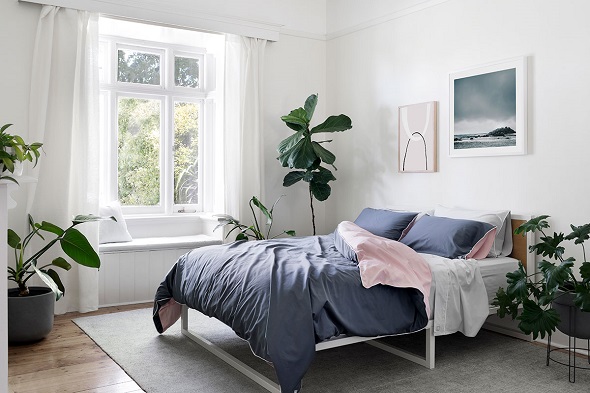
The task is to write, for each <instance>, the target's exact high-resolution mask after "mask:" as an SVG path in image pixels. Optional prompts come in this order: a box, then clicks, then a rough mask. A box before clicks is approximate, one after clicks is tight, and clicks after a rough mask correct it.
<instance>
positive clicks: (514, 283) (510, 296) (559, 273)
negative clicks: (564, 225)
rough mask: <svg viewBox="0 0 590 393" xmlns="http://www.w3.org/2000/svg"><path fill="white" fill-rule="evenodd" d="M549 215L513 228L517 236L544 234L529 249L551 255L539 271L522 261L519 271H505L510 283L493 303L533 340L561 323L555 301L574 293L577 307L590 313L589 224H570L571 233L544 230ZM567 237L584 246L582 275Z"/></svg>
mask: <svg viewBox="0 0 590 393" xmlns="http://www.w3.org/2000/svg"><path fill="white" fill-rule="evenodd" d="M547 218H549V216H547V215H542V216H538V217H535V218H533V219H531V220H529V221H527V222H525V223H524V224H522V225H521V226H519V227H518V228H516V230H515V231H514V233H515V234H517V235H518V234H522V235H524V234H526V233H528V232H533V233H534V232H539V233H540V234H541V236H540V237H539V240H540V242H539V243H537V244H534V245H532V246H530V247H529V251H530V252H532V253H535V254H536V255H540V256H542V257H544V258H545V257H546V258H548V259H543V260H542V261H541V262H539V264H538V268H539V270H540V273H538V274H535V273H532V274H528V273H527V272H526V271H525V269H524V267H523V265H522V263H519V267H518V270H516V271H514V272H512V273H508V274H506V277H507V283H508V286H507V288H506V290H504V289H502V288H500V289H499V290H498V292H497V293H496V297H495V298H494V301H493V303H492V304H493V305H495V306H498V307H499V308H498V311H497V313H498V316H499V317H500V318H503V317H505V316H506V315H510V316H512V319H517V320H519V321H520V322H519V324H518V327H519V329H520V330H521V331H523V332H524V333H525V334H531V333H532V334H533V338H534V339H536V338H537V337H538V336H539V335H540V336H541V338H544V337H545V335H546V334H547V335H551V334H552V333H553V332H554V331H555V329H556V328H557V326H558V325H559V323H560V322H561V317H560V315H559V313H558V312H557V311H556V310H555V309H553V308H552V302H553V301H554V300H556V299H558V298H559V297H561V296H564V295H566V294H572V295H573V303H574V305H575V307H577V308H578V309H580V310H581V311H583V312H590V262H588V260H587V259H586V249H585V247H584V242H585V241H586V240H588V239H590V224H584V225H581V226H575V225H570V227H571V230H572V232H571V233H569V234H568V235H565V234H564V233H556V232H554V233H553V234H552V235H551V234H547V233H545V230H546V229H548V228H549V222H548V221H547ZM566 240H569V241H571V240H573V241H574V244H576V245H580V246H581V247H582V255H583V258H584V260H583V261H582V263H581V265H580V270H579V271H580V276H579V278H577V277H576V275H575V274H574V272H573V270H572V269H573V267H574V262H575V261H576V260H575V259H574V258H573V257H566V256H565V255H564V254H565V247H564V246H563V245H562V244H563V242H564V241H566ZM551 259H553V260H554V261H551ZM521 305H522V312H521V313H520V315H519V314H518V312H519V308H520V306H521Z"/></svg>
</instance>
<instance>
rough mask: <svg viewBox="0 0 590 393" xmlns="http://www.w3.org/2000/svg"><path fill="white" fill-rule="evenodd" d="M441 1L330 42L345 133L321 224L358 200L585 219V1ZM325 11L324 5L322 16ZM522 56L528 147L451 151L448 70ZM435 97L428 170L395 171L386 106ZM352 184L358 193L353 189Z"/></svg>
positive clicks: (330, 86) (561, 222) (331, 89)
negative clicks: (508, 152)
mask: <svg viewBox="0 0 590 393" xmlns="http://www.w3.org/2000/svg"><path fill="white" fill-rule="evenodd" d="M567 5H568V6H564V3H557V2H554V1H551V0H543V1H538V0H536V1H535V0H526V1H525V0H523V1H518V2H514V1H509V0H501V1H494V2H488V1H485V0H451V1H447V2H444V3H442V4H439V5H437V6H435V7H431V8H427V9H425V10H423V11H420V12H416V13H412V14H409V15H407V16H404V17H402V18H398V19H394V20H391V21H389V22H385V23H381V24H378V25H375V26H372V27H369V28H365V29H363V30H360V31H356V32H354V33H352V34H348V35H344V36H341V37H339V38H335V39H333V40H330V41H329V42H328V44H327V71H328V72H327V90H328V98H329V99H328V102H329V106H328V111H331V110H338V111H343V112H344V113H347V114H349V115H350V116H351V118H352V120H353V129H352V132H347V133H344V134H343V135H342V137H341V138H338V141H337V143H338V153H337V156H338V157H340V158H342V157H344V156H348V157H349V158H348V159H347V160H342V161H340V171H339V172H343V173H346V177H345V178H344V177H342V176H341V177H342V178H343V179H344V180H343V181H340V180H339V181H338V182H336V188H337V190H336V192H337V193H338V194H339V195H342V196H344V195H346V197H342V198H338V199H337V203H336V204H332V205H330V207H329V208H328V213H329V214H328V216H329V217H330V220H331V223H330V224H331V225H335V224H336V223H337V221H338V220H341V219H345V218H354V217H355V216H356V214H358V212H359V211H360V209H362V207H364V206H367V205H373V206H392V205H412V206H432V205H434V204H436V203H443V204H457V205H463V206H468V207H476V208H508V209H511V210H512V211H514V212H520V213H533V214H541V213H547V214H550V215H552V216H554V217H553V222H554V223H555V225H556V228H557V229H561V230H567V227H566V224H567V223H569V222H570V221H571V222H573V223H577V224H580V223H584V222H588V221H590V207H588V204H587V203H586V195H587V194H588V192H589V191H590V185H589V183H588V182H587V181H586V179H585V177H586V174H585V168H587V167H588V166H589V164H590V156H589V155H588V142H590V134H589V133H588V124H589V120H590V112H589V111H588V110H586V109H585V108H586V103H587V102H588V99H589V98H590V90H589V89H588V88H587V86H588V85H589V84H590V74H589V73H588V72H587V65H588V64H590V52H589V51H588V50H585V49H584V48H586V47H587V37H588V36H589V35H590V26H589V25H588V24H587V23H586V22H585V17H584V15H586V14H587V13H588V12H590V3H588V2H586V1H583V0H578V1H571V2H568V3H567ZM330 14H331V12H330V10H329V12H328V15H330ZM523 55H524V56H528V58H529V65H528V76H529V93H528V104H529V106H528V123H529V126H528V130H529V139H528V150H529V153H528V154H527V155H524V156H508V157H475V158H450V157H449V154H448V143H449V136H448V132H449V115H448V111H449V97H448V78H449V73H451V72H453V71H457V70H460V69H465V68H469V67H473V66H477V65H480V64H484V63H488V62H491V61H496V60H501V59H506V58H511V57H515V56H523ZM430 100H436V101H439V119H438V120H439V149H438V153H439V171H438V172H437V173H432V174H409V173H406V174H400V173H398V166H397V162H396V160H397V152H398V146H397V117H398V116H397V108H398V106H400V105H405V104H411V103H418V102H424V101H430ZM358 189H361V190H363V192H358V191H354V192H353V190H358Z"/></svg>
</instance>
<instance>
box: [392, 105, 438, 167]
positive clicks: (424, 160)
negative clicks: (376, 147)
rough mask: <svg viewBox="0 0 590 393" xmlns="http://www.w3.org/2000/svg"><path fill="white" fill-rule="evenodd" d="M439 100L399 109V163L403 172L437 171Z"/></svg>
mask: <svg viewBox="0 0 590 393" xmlns="http://www.w3.org/2000/svg"><path fill="white" fill-rule="evenodd" d="M436 126H437V102H436V101H431V102H423V103H421V104H412V105H405V106H400V107H399V109H398V142H399V143H398V144H399V149H398V162H399V171H400V172H436V166H437V165H436V161H437V157H436V151H437V140H436V132H437V130H436Z"/></svg>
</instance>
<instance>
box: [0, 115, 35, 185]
mask: <svg viewBox="0 0 590 393" xmlns="http://www.w3.org/2000/svg"><path fill="white" fill-rule="evenodd" d="M10 126H12V124H5V125H3V126H2V127H0V180H2V179H5V180H10V181H12V182H14V183H16V184H18V181H17V180H16V179H15V178H14V177H13V176H12V174H14V170H15V164H16V163H17V162H24V161H30V162H32V163H33V167H34V166H36V165H37V162H38V160H39V156H40V155H41V152H40V149H41V147H42V146H43V144H42V143H38V142H35V143H31V144H27V143H25V141H24V140H23V138H22V137H21V136H19V135H12V134H9V133H8V132H7V131H6V130H7V129H8V127H10ZM6 173H10V174H8V175H7V174H6Z"/></svg>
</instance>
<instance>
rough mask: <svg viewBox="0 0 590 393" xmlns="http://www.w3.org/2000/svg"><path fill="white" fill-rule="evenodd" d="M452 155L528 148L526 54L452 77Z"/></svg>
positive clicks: (520, 151) (504, 152)
mask: <svg viewBox="0 0 590 393" xmlns="http://www.w3.org/2000/svg"><path fill="white" fill-rule="evenodd" d="M449 91H450V94H449V96H450V97H449V108H450V113H449V117H450V127H449V133H450V135H449V154H450V156H451V157H473V156H498V155H517V154H526V142H527V121H526V116H527V105H526V98H527V97H526V96H527V75H526V57H518V58H515V59H509V60H504V61H500V62H496V63H491V64H487V65H483V66H480V67H477V68H473V69H469V70H465V71H461V72H456V73H452V74H450V77H449Z"/></svg>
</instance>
